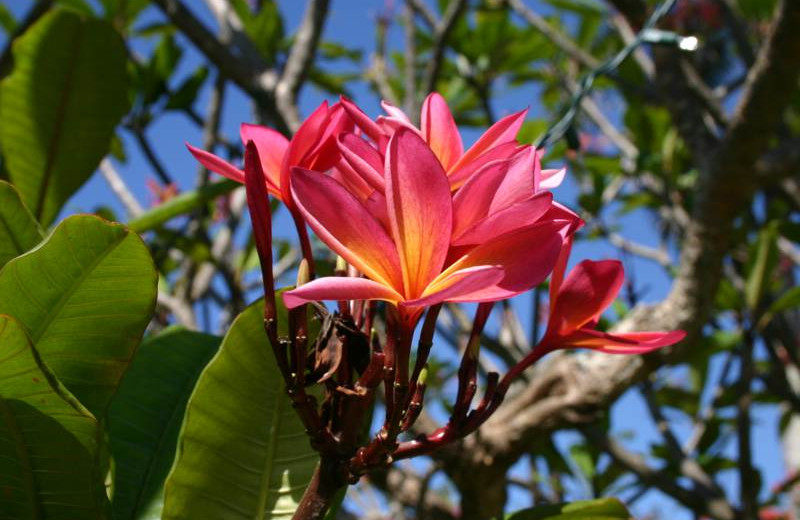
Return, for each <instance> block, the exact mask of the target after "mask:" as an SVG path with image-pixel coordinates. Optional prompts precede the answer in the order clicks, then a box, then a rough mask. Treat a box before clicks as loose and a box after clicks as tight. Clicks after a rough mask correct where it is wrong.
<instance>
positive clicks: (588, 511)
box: [506, 498, 633, 520]
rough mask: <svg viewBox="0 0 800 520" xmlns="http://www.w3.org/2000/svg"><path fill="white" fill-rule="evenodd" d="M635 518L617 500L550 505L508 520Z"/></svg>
mask: <svg viewBox="0 0 800 520" xmlns="http://www.w3.org/2000/svg"><path fill="white" fill-rule="evenodd" d="M630 518H633V517H632V516H631V514H630V513H629V512H628V510H627V508H626V507H625V506H624V505H623V504H622V502H620V501H619V500H617V499H616V498H601V499H597V500H580V501H577V502H572V503H571V504H549V505H544V506H538V507H532V508H530V509H523V510H522V511H517V512H516V513H513V514H511V515H509V516H507V517H506V520H628V519H630Z"/></svg>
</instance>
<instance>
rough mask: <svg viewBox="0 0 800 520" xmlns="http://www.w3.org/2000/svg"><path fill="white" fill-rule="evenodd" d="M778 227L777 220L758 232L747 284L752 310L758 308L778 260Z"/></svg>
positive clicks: (749, 303) (748, 303) (747, 294)
mask: <svg viewBox="0 0 800 520" xmlns="http://www.w3.org/2000/svg"><path fill="white" fill-rule="evenodd" d="M777 240H778V227H777V223H776V222H772V223H770V224H769V225H768V226H767V227H766V228H764V229H762V230H761V231H760V232H759V233H758V242H757V243H756V246H755V253H754V258H755V259H754V260H753V262H752V265H751V266H750V270H749V273H748V276H747V282H746V284H745V299H746V301H747V306H748V307H749V308H750V310H753V311H754V310H756V308H757V307H758V304H759V302H760V301H761V297H762V296H763V294H764V291H765V288H766V286H767V284H768V282H769V277H770V276H772V274H773V268H774V267H775V264H776V263H777V261H778V246H777Z"/></svg>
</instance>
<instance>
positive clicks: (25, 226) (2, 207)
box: [0, 181, 42, 269]
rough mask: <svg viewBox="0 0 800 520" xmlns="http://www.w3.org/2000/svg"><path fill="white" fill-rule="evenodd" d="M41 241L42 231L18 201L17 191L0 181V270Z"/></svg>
mask: <svg viewBox="0 0 800 520" xmlns="http://www.w3.org/2000/svg"><path fill="white" fill-rule="evenodd" d="M41 240H42V230H41V229H40V228H39V224H37V223H36V220H35V219H34V218H33V215H31V212H30V211H28V208H26V207H25V205H24V204H23V203H22V201H21V200H20V198H19V194H18V193H17V190H15V189H14V186H12V185H11V184H8V183H7V182H4V181H0V269H2V267H3V266H4V265H6V262H8V261H9V260H11V259H12V258H14V257H15V256H19V255H21V254H22V253H24V252H26V251H28V250H29V249H31V248H32V247H33V246H35V245H36V244H38V243H39V241H41Z"/></svg>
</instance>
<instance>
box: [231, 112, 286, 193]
mask: <svg viewBox="0 0 800 520" xmlns="http://www.w3.org/2000/svg"><path fill="white" fill-rule="evenodd" d="M239 135H240V136H241V138H242V142H243V143H247V141H253V142H254V143H255V145H256V148H257V149H258V156H259V157H260V158H261V169H262V170H264V175H266V177H267V182H268V184H272V186H273V187H274V189H275V190H278V189H279V186H280V182H281V164H282V163H283V156H284V154H285V153H286V149H287V148H288V147H289V141H288V140H287V139H286V138H285V137H284V136H283V135H281V133H280V132H276V131H275V130H273V129H271V128H267V127H265V126H259V125H251V124H248V123H242V124H241V126H240V127H239ZM271 191H272V190H271Z"/></svg>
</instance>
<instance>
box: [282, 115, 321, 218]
mask: <svg viewBox="0 0 800 520" xmlns="http://www.w3.org/2000/svg"><path fill="white" fill-rule="evenodd" d="M327 121H328V102H327V101H323V102H322V104H320V106H318V107H317V109H316V110H314V112H312V113H311V115H310V116H308V117H307V118H306V120H305V121H303V124H302V125H300V128H298V129H297V132H296V133H295V134H294V137H292V140H291V141H290V142H289V147H288V148H287V149H286V153H285V154H284V155H283V163H281V182H280V188H281V195H282V199H283V201H284V202H286V203H287V204H288V205H291V201H292V192H291V191H292V190H291V176H292V167H294V166H302V165H304V160H305V159H306V157H307V156H308V153H309V152H310V151H311V149H312V148H313V147H314V146H315V145H316V144H317V142H318V140H319V137H320V134H321V133H322V131H323V129H324V127H325V123H326V122H327Z"/></svg>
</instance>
